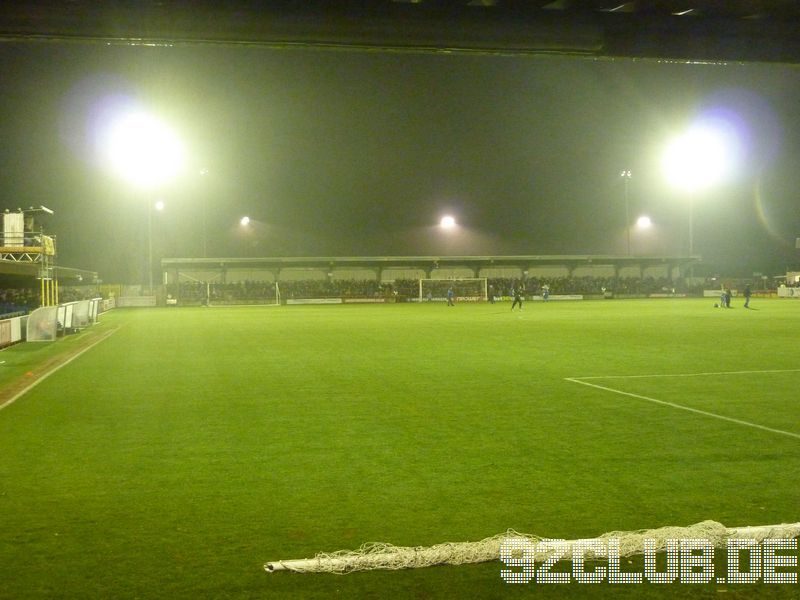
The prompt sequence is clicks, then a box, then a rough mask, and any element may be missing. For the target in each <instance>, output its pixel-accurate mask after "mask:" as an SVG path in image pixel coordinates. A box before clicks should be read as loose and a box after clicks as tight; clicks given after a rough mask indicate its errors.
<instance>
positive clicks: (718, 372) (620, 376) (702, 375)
mask: <svg viewBox="0 0 800 600" xmlns="http://www.w3.org/2000/svg"><path fill="white" fill-rule="evenodd" d="M797 372H800V369H764V370H761V371H717V372H709V373H661V374H658V375H592V376H589V377H567V379H569V380H570V381H582V380H585V379H646V378H648V377H704V376H708V375H756V374H759V373H797Z"/></svg>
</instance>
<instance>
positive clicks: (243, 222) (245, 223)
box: [239, 217, 250, 227]
mask: <svg viewBox="0 0 800 600" xmlns="http://www.w3.org/2000/svg"><path fill="white" fill-rule="evenodd" d="M239 224H240V225H241V226H242V227H247V226H248V225H249V224H250V217H242V218H241V219H240V220H239Z"/></svg>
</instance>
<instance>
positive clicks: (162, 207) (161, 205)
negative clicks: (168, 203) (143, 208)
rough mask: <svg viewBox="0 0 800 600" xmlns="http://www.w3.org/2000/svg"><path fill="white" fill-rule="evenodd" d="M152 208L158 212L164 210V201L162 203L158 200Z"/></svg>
mask: <svg viewBox="0 0 800 600" xmlns="http://www.w3.org/2000/svg"><path fill="white" fill-rule="evenodd" d="M153 207H154V208H155V209H156V210H159V211H160V210H164V201H163V200H158V201H157V202H156V203H155V204H154V205H153Z"/></svg>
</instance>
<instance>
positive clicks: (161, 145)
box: [102, 111, 185, 188]
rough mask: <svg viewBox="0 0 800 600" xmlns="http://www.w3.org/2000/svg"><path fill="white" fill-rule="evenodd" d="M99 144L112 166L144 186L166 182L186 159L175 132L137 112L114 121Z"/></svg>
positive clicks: (129, 179) (153, 185)
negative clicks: (101, 144) (101, 145)
mask: <svg viewBox="0 0 800 600" xmlns="http://www.w3.org/2000/svg"><path fill="white" fill-rule="evenodd" d="M102 143H103V154H104V156H105V157H106V160H107V161H108V163H109V166H110V167H111V169H112V170H113V171H114V172H116V173H117V174H118V175H120V176H121V177H123V178H124V179H126V180H128V181H129V182H131V183H133V184H134V185H136V186H138V187H143V188H151V187H155V186H158V185H161V184H164V183H166V182H168V181H169V180H170V179H172V178H173V177H175V176H176V175H177V174H178V172H180V170H181V169H182V167H183V163H184V159H185V156H184V155H185V152H184V148H183V145H182V144H181V142H180V140H179V139H178V136H177V135H175V132H173V131H172V130H171V129H170V128H169V127H168V126H167V125H165V124H164V123H162V122H161V121H159V120H158V119H156V118H154V117H152V116H150V115H148V114H146V113H144V112H139V111H136V112H129V113H126V114H124V115H122V116H121V117H119V118H118V119H117V120H115V121H114V122H113V123H112V124H111V126H110V127H109V129H108V131H107V132H106V134H105V136H104V138H103V141H102Z"/></svg>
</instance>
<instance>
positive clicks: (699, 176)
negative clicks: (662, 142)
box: [662, 122, 739, 191]
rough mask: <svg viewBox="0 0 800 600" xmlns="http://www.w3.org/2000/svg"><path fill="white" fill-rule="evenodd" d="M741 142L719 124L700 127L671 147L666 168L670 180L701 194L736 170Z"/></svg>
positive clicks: (693, 129) (669, 145)
mask: <svg viewBox="0 0 800 600" xmlns="http://www.w3.org/2000/svg"><path fill="white" fill-rule="evenodd" d="M738 146H739V142H738V140H737V139H736V137H735V135H734V134H733V133H732V132H731V131H730V130H729V129H728V128H726V127H723V126H722V125H721V124H719V123H715V122H708V123H700V124H698V125H695V126H694V127H692V128H691V129H690V130H689V131H687V132H686V133H684V134H683V135H680V136H677V137H675V138H673V139H672V141H671V142H670V143H669V144H668V145H667V147H666V149H665V150H664V154H663V157H662V166H663V168H664V173H665V175H666V176H667V179H668V180H669V181H670V183H672V184H673V185H674V186H675V187H677V188H680V189H683V190H685V191H699V190H702V189H704V188H707V187H709V186H712V185H714V184H715V183H718V182H719V181H721V180H723V179H724V178H725V177H726V176H727V175H728V174H729V173H730V171H731V170H732V168H733V164H734V162H735V158H736V154H737V153H738Z"/></svg>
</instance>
